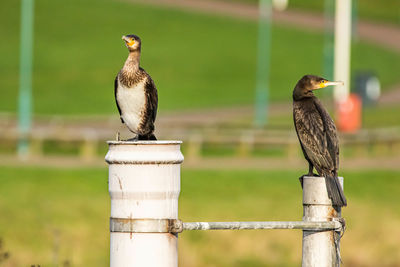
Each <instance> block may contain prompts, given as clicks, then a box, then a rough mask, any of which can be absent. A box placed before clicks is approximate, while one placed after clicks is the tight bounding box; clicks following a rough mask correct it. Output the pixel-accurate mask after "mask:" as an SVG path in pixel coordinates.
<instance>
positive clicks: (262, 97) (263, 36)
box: [254, 0, 271, 127]
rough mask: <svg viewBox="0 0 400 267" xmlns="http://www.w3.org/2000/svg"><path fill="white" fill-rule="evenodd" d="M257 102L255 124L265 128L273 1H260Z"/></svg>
mask: <svg viewBox="0 0 400 267" xmlns="http://www.w3.org/2000/svg"><path fill="white" fill-rule="evenodd" d="M259 1H260V2H259V21H258V52H257V74H256V75H257V76H256V102H255V119H254V124H255V125H256V126H257V127H263V126H264V125H265V124H266V123H267V119H268V91H269V64H270V46H271V45H270V42H271V40H270V39H271V37H270V36H271V0H259Z"/></svg>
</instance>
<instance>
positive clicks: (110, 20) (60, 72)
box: [0, 0, 400, 115]
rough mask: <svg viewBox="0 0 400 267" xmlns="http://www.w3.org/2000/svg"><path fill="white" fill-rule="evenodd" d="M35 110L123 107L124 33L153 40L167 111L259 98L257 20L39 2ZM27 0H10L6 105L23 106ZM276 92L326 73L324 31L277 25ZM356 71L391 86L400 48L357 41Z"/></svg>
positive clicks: (1, 28) (4, 29) (4, 52)
mask: <svg viewBox="0 0 400 267" xmlns="http://www.w3.org/2000/svg"><path fill="white" fill-rule="evenodd" d="M35 3H36V7H35V10H36V14H35V16H36V17H35V18H36V19H35V44H34V79H33V95H34V111H35V113H37V114H63V115H68V114H112V113H117V111H116V107H115V103H114V96H113V80H114V77H115V75H116V73H117V72H118V70H119V69H120V68H121V66H122V64H123V62H124V60H125V58H126V56H127V50H126V48H125V47H124V45H123V42H122V41H121V39H120V38H121V35H122V34H126V33H136V34H138V35H139V36H141V37H142V40H143V50H142V51H143V55H142V66H143V67H144V68H145V69H146V70H147V71H148V72H149V73H150V74H151V75H152V77H153V78H154V80H155V82H156V84H157V87H158V89H159V98H160V101H159V105H160V107H159V109H160V111H162V110H172V109H190V108H207V107H217V106H235V105H245V104H251V103H253V98H254V85H255V66H256V39H257V26H256V23H255V22H249V21H241V20H235V19H231V18H226V17H218V16H207V15H202V14H195V13H186V12H183V11H177V10H168V9H162V8H156V7H150V6H141V5H134V4H130V3H126V2H118V1H106V0H99V1H95V0H85V1H78V0H71V1H50V0H41V1H36V2H35ZM19 8H20V7H19V1H11V0H6V1H2V2H1V3H0V34H1V35H2V36H3V37H5V40H6V41H5V42H1V43H0V57H1V58H2V60H1V61H0V69H1V72H0V93H1V95H2V97H1V98H0V112H4V111H7V112H15V111H16V105H17V103H16V99H17V91H18V60H19V56H18V53H19V43H18V42H19ZM272 36H273V39H272V51H273V52H272V59H271V86H270V88H271V99H272V100H288V101H290V99H291V91H292V88H293V86H294V84H295V83H296V81H297V80H298V79H299V78H300V77H301V76H302V75H303V74H305V73H315V74H320V73H322V50H323V47H322V46H323V36H322V35H321V34H317V33H313V32H308V31H299V30H294V29H291V28H285V27H273V30H272ZM352 55H353V61H352V67H353V70H372V71H374V72H375V73H376V74H377V75H378V77H379V78H380V79H381V82H382V86H383V88H386V87H388V86H389V85H392V84H394V83H396V82H399V81H400V78H399V76H398V75H397V73H396V72H395V71H393V70H395V69H400V55H399V54H395V53H393V52H389V51H386V50H384V49H381V48H378V47H375V46H372V45H369V44H364V43H356V44H354V45H353V52H352Z"/></svg>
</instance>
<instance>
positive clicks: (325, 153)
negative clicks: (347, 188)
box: [293, 75, 347, 207]
mask: <svg viewBox="0 0 400 267" xmlns="http://www.w3.org/2000/svg"><path fill="white" fill-rule="evenodd" d="M330 85H343V82H330V81H328V80H326V79H324V78H321V77H318V76H314V75H305V76H303V78H301V79H300V80H299V81H298V82H297V84H296V86H295V88H294V90H293V121H294V126H295V128H296V133H297V137H298V138H299V141H300V145H301V149H302V150H303V154H304V157H305V159H306V160H307V161H308V164H309V168H308V174H307V175H308V176H314V174H313V169H314V168H315V169H316V170H317V172H318V174H319V176H321V177H325V183H326V188H327V191H328V196H329V198H330V199H331V200H332V205H334V206H339V207H342V206H347V200H346V197H345V196H344V193H343V189H342V187H341V186H340V183H339V179H338V175H337V171H338V167H339V140H338V137H337V131H336V126H335V124H334V122H333V120H332V118H331V117H330V116H329V114H328V112H327V111H326V110H325V108H324V107H323V106H322V103H321V102H320V101H319V99H318V98H317V97H316V96H315V95H314V93H313V91H314V90H317V89H320V88H324V87H327V86H330ZM301 181H302V179H301Z"/></svg>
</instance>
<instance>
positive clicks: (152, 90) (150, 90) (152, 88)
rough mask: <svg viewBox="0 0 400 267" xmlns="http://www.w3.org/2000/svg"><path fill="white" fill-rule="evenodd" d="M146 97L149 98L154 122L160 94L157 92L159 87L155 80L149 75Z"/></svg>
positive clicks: (148, 101)
mask: <svg viewBox="0 0 400 267" xmlns="http://www.w3.org/2000/svg"><path fill="white" fill-rule="evenodd" d="M146 98H147V103H149V104H150V108H149V110H150V112H151V114H149V115H150V118H151V119H152V122H154V121H155V120H156V116H157V105H158V94H157V89H156V85H155V84H154V81H153V80H152V79H151V78H150V77H148V79H147V81H146Z"/></svg>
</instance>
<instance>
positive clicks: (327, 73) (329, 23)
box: [323, 0, 335, 92]
mask: <svg viewBox="0 0 400 267" xmlns="http://www.w3.org/2000/svg"><path fill="white" fill-rule="evenodd" d="M334 1H335V0H325V4H324V20H325V35H324V70H323V72H324V78H326V79H328V80H333V10H334V5H333V3H334ZM324 92H327V91H324Z"/></svg>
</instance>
